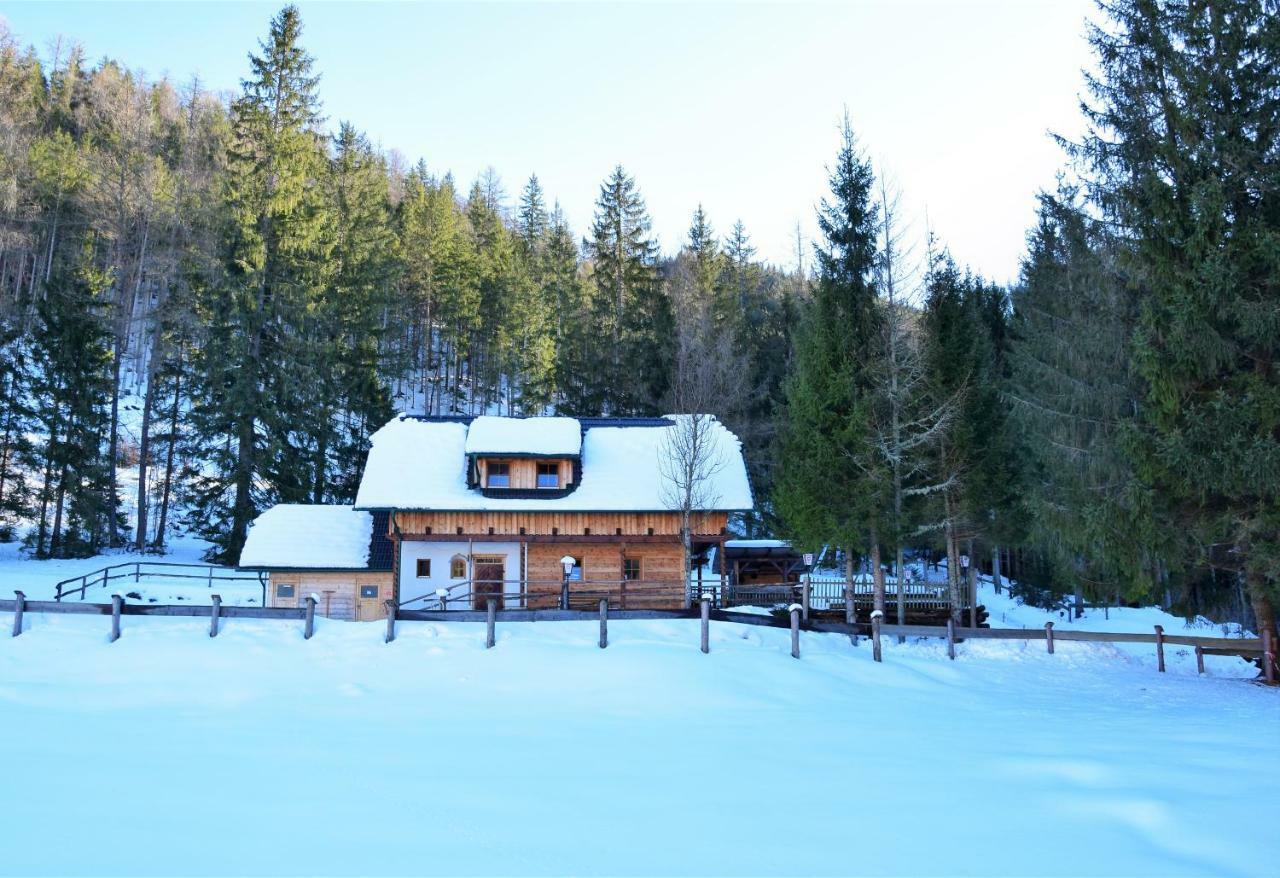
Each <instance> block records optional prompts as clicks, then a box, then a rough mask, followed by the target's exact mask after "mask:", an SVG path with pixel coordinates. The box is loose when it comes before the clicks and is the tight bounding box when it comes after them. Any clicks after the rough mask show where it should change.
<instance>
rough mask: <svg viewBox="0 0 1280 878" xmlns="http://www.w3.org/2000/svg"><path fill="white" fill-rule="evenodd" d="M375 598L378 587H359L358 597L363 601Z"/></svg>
mask: <svg viewBox="0 0 1280 878" xmlns="http://www.w3.org/2000/svg"><path fill="white" fill-rule="evenodd" d="M377 596H378V587H377V586H376V585H362V586H360V597H362V598H364V599H365V600H368V599H369V598H376V597H377Z"/></svg>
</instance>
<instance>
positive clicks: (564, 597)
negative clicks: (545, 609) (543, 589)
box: [560, 555, 578, 610]
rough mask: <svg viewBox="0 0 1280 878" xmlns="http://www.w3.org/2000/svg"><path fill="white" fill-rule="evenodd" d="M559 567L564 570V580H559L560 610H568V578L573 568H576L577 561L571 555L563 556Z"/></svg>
mask: <svg viewBox="0 0 1280 878" xmlns="http://www.w3.org/2000/svg"><path fill="white" fill-rule="evenodd" d="M560 566H561V567H562V568H564V579H562V580H560V609H562V610H567V609H569V576H570V575H571V574H572V573H573V568H574V567H577V566H578V559H577V558H575V557H573V556H572V555H565V556H564V557H563V558H561V559H560Z"/></svg>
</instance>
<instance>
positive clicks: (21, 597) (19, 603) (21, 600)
mask: <svg viewBox="0 0 1280 878" xmlns="http://www.w3.org/2000/svg"><path fill="white" fill-rule="evenodd" d="M14 595H15V597H14V602H13V636H14V637H17V636H18V635H19V634H21V633H22V611H23V610H24V609H26V604H27V596H26V595H25V594H23V593H22V592H20V591H15V592H14Z"/></svg>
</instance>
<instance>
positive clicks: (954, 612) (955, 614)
mask: <svg viewBox="0 0 1280 878" xmlns="http://www.w3.org/2000/svg"><path fill="white" fill-rule="evenodd" d="M945 497H946V500H945V509H946V516H947V520H946V524H945V531H946V537H947V594H948V596H949V598H950V600H951V621H953V622H955V623H956V624H957V625H959V624H960V623H961V621H962V619H961V614H962V613H963V611H964V595H963V593H962V592H961V589H960V552H959V549H958V548H957V546H956V529H955V522H954V521H953V520H952V516H951V510H952V501H951V493H950V492H945Z"/></svg>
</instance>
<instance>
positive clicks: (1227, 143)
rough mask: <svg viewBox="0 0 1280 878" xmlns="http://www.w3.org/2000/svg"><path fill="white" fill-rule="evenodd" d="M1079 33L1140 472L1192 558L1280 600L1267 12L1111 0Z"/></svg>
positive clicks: (1270, 14) (1260, 2)
mask: <svg viewBox="0 0 1280 878" xmlns="http://www.w3.org/2000/svg"><path fill="white" fill-rule="evenodd" d="M1105 9H1106V11H1107V13H1108V15H1109V17H1110V19H1111V20H1110V22H1109V23H1108V25H1106V26H1098V27H1095V28H1093V29H1092V31H1091V35H1090V41H1091V43H1092V45H1093V47H1094V50H1095V51H1096V53H1097V56H1098V60H1099V73H1098V75H1097V76H1096V77H1094V78H1091V79H1090V80H1089V89H1090V92H1091V102H1090V103H1089V104H1088V105H1087V106H1086V116H1087V118H1088V120H1089V122H1090V124H1091V130H1090V131H1089V133H1088V135H1087V136H1086V137H1085V139H1084V140H1083V142H1082V143H1081V144H1079V145H1078V146H1077V147H1076V149H1075V153H1076V155H1077V156H1079V157H1080V158H1081V159H1083V160H1084V161H1085V162H1086V163H1087V165H1088V167H1089V169H1090V171H1091V179H1090V183H1091V190H1090V191H1091V195H1092V196H1093V198H1094V200H1095V202H1096V203H1097V205H1098V206H1099V207H1100V208H1101V209H1102V210H1103V211H1104V214H1105V217H1106V218H1107V220H1108V221H1109V222H1111V223H1112V224H1113V225H1114V227H1115V228H1116V230H1117V232H1118V234H1119V235H1121V236H1122V237H1123V238H1124V239H1125V240H1126V241H1127V242H1128V244H1129V245H1130V246H1129V247H1128V248H1126V250H1124V251H1122V253H1121V256H1122V260H1123V261H1122V264H1123V266H1124V269H1125V271H1126V274H1127V279H1128V281H1129V283H1130V284H1131V285H1132V287H1133V288H1134V289H1136V290H1137V292H1138V295H1139V297H1140V302H1141V306H1140V309H1139V318H1138V327H1137V333H1136V337H1135V347H1134V361H1135V365H1136V368H1137V370H1138V373H1139V375H1140V376H1141V378H1142V381H1143V392H1142V405H1141V409H1140V412H1141V414H1140V418H1141V420H1140V423H1139V427H1140V441H1139V442H1137V443H1136V452H1137V460H1138V468H1139V471H1140V472H1142V473H1143V476H1144V478H1145V479H1146V480H1148V481H1149V483H1150V484H1151V486H1152V487H1153V488H1154V489H1155V490H1156V492H1157V493H1158V494H1159V495H1160V496H1161V497H1162V498H1164V499H1166V500H1167V501H1169V502H1170V503H1171V504H1172V506H1173V509H1174V513H1173V514H1174V515H1175V521H1176V529H1177V531H1178V532H1179V533H1183V534H1186V535H1187V536H1188V537H1190V539H1188V540H1187V544H1186V545H1185V554H1184V556H1183V557H1184V559H1185V562H1184V563H1187V564H1190V565H1203V566H1208V567H1215V568H1221V569H1225V570H1230V571H1233V572H1235V573H1237V574H1238V575H1239V576H1241V577H1243V579H1244V581H1245V585H1246V587H1247V589H1248V593H1249V597H1250V600H1251V603H1252V606H1253V611H1254V614H1255V616H1256V622H1257V626H1258V628H1259V629H1260V630H1261V629H1267V630H1270V631H1272V632H1273V633H1274V632H1275V628H1276V623H1275V609H1274V607H1275V604H1276V601H1277V600H1280V380H1277V374H1276V368H1277V365H1276V364H1277V360H1278V359H1280V322H1278V321H1276V320H1275V319H1274V312H1275V303H1276V301H1277V299H1280V246H1278V245H1280V210H1277V204H1278V202H1277V196H1276V194H1275V191H1276V187H1275V185H1274V181H1275V180H1276V179H1277V175H1278V174H1280V126H1277V125H1276V119H1277V118H1280V16H1278V15H1277V14H1276V10H1275V5H1274V3H1271V2H1268V0H1220V2H1214V3H1185V2H1173V0H1114V2H1111V3H1108V4H1107V6H1106V7H1105Z"/></svg>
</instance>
